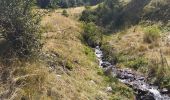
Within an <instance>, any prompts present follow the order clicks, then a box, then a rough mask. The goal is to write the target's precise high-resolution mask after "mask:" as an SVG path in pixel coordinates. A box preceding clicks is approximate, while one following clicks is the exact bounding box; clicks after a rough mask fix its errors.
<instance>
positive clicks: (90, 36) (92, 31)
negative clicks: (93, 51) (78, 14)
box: [83, 23, 102, 47]
mask: <svg viewBox="0 0 170 100" xmlns="http://www.w3.org/2000/svg"><path fill="white" fill-rule="evenodd" d="M83 28H84V33H83V38H84V40H85V42H86V43H87V44H88V45H89V46H92V47H95V46H97V45H101V42H102V33H101V32H100V30H99V29H98V28H97V27H96V25H95V24H94V23H87V24H84V27H83Z"/></svg>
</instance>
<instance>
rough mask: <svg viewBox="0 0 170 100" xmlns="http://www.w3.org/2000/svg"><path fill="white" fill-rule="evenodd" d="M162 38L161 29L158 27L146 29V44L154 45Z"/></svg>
mask: <svg viewBox="0 0 170 100" xmlns="http://www.w3.org/2000/svg"><path fill="white" fill-rule="evenodd" d="M159 38H160V29H159V28H158V26H149V27H147V28H146V29H145V34H144V42H146V43H153V42H156V41H157V40H158V39H159Z"/></svg>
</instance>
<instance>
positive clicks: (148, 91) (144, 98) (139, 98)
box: [95, 46, 170, 100]
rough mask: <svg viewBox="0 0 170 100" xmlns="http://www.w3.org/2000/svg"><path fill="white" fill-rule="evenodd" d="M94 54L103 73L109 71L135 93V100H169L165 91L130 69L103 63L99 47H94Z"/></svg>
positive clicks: (106, 62)
mask: <svg viewBox="0 0 170 100" xmlns="http://www.w3.org/2000/svg"><path fill="white" fill-rule="evenodd" d="M95 54H96V57H97V59H98V61H99V66H100V67H101V68H103V69H104V70H105V71H107V70H111V72H112V73H111V74H112V75H113V77H117V78H118V79H119V81H120V82H122V83H124V84H126V85H128V86H129V87H131V88H132V89H133V90H134V91H135V93H136V100H170V97H169V96H168V95H167V92H168V90H167V89H163V90H160V89H158V87H157V86H153V85H150V84H149V83H147V82H146V78H145V77H144V76H142V75H139V74H137V73H136V72H134V71H132V70H131V69H128V68H126V69H118V68H116V66H115V65H112V64H111V63H109V62H108V61H104V60H103V52H102V50H101V49H100V47H99V46H96V48H95Z"/></svg>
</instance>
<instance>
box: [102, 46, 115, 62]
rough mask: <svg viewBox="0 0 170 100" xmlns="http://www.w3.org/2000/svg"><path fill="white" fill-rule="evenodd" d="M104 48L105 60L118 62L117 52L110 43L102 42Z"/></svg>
mask: <svg viewBox="0 0 170 100" xmlns="http://www.w3.org/2000/svg"><path fill="white" fill-rule="evenodd" d="M102 50H103V55H104V60H106V61H109V62H111V63H112V64H116V63H117V52H116V49H114V48H113V47H112V46H111V45H110V44H108V43H105V44H102Z"/></svg>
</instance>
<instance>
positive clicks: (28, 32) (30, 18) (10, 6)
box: [0, 0, 41, 59]
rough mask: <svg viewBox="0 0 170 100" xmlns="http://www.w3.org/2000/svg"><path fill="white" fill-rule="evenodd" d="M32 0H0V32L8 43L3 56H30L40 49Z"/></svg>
mask: <svg viewBox="0 0 170 100" xmlns="http://www.w3.org/2000/svg"><path fill="white" fill-rule="evenodd" d="M32 4H33V0H26V1H25V0H5V1H0V16H1V17H0V28H1V29H3V30H2V32H1V33H0V34H1V36H2V38H4V39H5V40H6V42H7V44H8V47H7V49H6V51H5V53H4V56H7V57H11V56H12V55H15V57H19V58H26V59H27V58H30V57H31V56H33V55H37V54H38V53H39V51H40V49H41V42H40V39H41V36H40V34H39V32H38V31H39V21H40V17H39V15H38V14H34V13H33V11H32V9H31V6H32Z"/></svg>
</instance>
